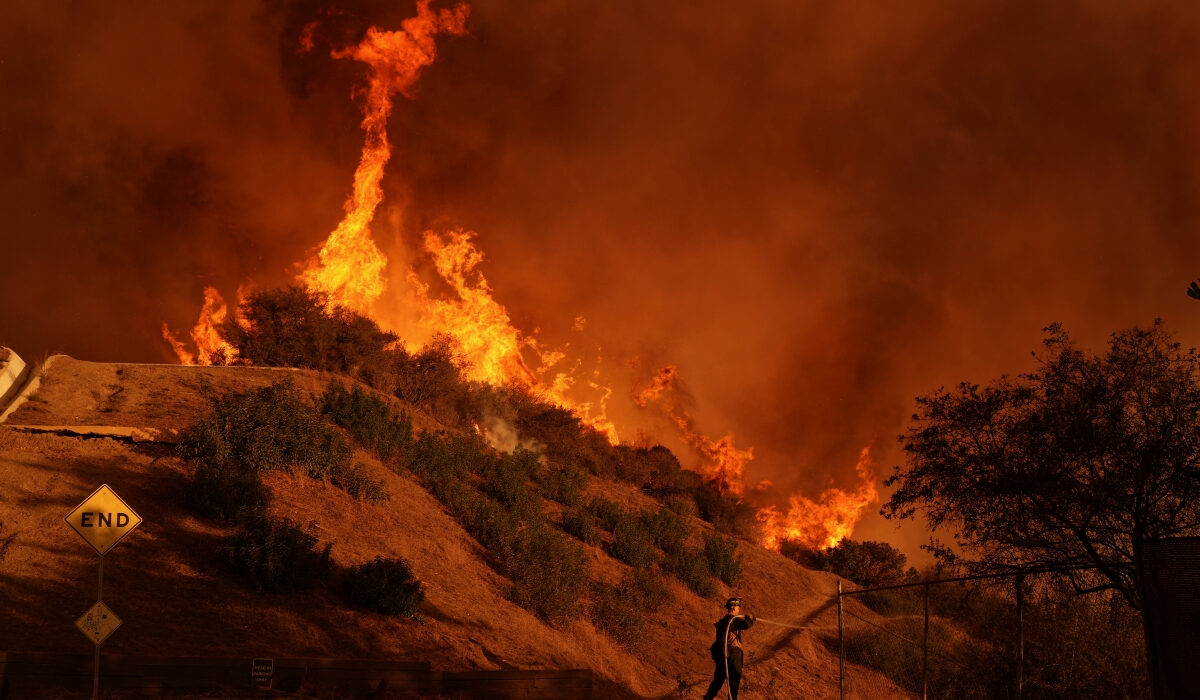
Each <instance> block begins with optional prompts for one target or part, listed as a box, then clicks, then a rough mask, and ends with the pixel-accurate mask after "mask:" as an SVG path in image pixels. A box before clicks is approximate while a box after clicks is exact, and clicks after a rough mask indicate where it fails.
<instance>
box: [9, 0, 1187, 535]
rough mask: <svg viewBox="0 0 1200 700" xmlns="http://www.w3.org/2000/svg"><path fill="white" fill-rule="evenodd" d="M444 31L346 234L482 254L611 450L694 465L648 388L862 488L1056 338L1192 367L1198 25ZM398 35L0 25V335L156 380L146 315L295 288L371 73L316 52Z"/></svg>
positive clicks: (701, 24)
mask: <svg viewBox="0 0 1200 700" xmlns="http://www.w3.org/2000/svg"><path fill="white" fill-rule="evenodd" d="M470 5H471V13H470V20H469V22H468V34H467V36H465V37H445V38H442V39H439V41H438V60H437V62H436V63H434V64H433V65H432V66H430V67H429V68H427V69H426V70H425V72H424V74H423V75H422V76H421V78H420V80H419V82H418V83H417V84H416V86H415V88H414V89H412V90H411V93H412V94H411V95H410V97H411V98H412V99H404V98H400V97H398V98H397V102H396V104H395V107H394V111H393V114H392V116H391V120H390V122H389V126H388V134H389V139H390V141H391V142H392V144H393V149H394V150H393V153H392V156H391V161H390V162H389V164H388V167H387V171H386V174H385V176H384V178H383V182H382V186H383V190H384V200H383V204H382V205H381V207H380V209H379V212H378V213H377V215H376V219H375V222H374V225H373V231H374V235H375V239H376V241H377V242H378V244H379V246H380V247H381V248H382V249H383V250H384V252H385V253H387V255H388V256H389V261H390V262H389V266H390V267H389V269H395V270H402V269H404V267H405V266H408V265H414V266H416V267H417V268H418V270H419V271H420V270H422V269H424V272H425V273H428V269H427V268H428V261H425V260H423V259H422V257H421V255H420V254H419V251H420V240H421V238H420V237H421V234H422V232H424V231H425V230H426V229H433V230H448V229H453V228H458V227H463V228H466V229H470V230H474V231H477V232H478V237H477V238H476V243H477V245H478V246H479V248H480V249H481V250H482V251H483V252H484V255H485V259H484V262H483V264H482V266H481V269H482V271H483V272H484V274H486V276H487V279H488V281H489V283H490V285H491V288H492V290H493V293H494V295H495V297H496V298H497V300H499V301H500V302H501V303H503V304H504V305H505V306H506V307H507V309H508V311H509V313H510V314H511V317H512V320H513V323H514V325H516V326H517V327H519V328H521V329H523V330H524V331H526V332H532V331H533V330H534V329H535V328H536V329H540V330H539V334H538V337H539V338H540V339H542V340H544V341H546V342H549V343H553V344H559V345H561V344H566V343H569V344H570V345H571V348H572V349H573V351H574V352H576V353H578V354H580V355H581V356H586V357H588V358H589V360H588V361H589V362H598V363H600V366H602V368H603V370H604V371H603V374H604V376H605V377H606V379H607V381H608V382H609V383H610V384H611V385H612V386H613V388H614V390H615V394H614V398H613V402H612V406H611V415H612V416H613V417H614V418H615V419H616V420H617V421H618V425H619V426H622V431H623V437H630V438H632V437H633V435H634V434H635V433H636V432H637V431H639V430H641V431H644V432H645V433H647V434H649V435H652V436H654V437H655V438H657V439H662V440H665V441H666V442H667V444H668V445H670V446H671V447H672V448H673V449H676V450H677V452H679V454H680V456H681V459H682V461H683V462H684V464H685V465H687V464H688V463H689V460H691V459H694V456H692V455H690V454H689V453H688V450H687V448H686V446H684V445H683V444H682V443H680V442H678V440H677V439H675V438H673V437H671V435H672V433H671V430H670V425H669V423H668V419H667V418H665V417H663V416H658V415H655V414H654V413H653V412H648V411H641V410H638V409H637V407H636V406H635V405H634V403H633V402H632V401H631V400H630V396H629V394H630V390H631V388H632V386H633V383H634V382H635V380H638V379H639V375H640V378H641V379H644V378H645V376H647V375H648V374H649V373H650V372H652V371H654V370H655V369H657V368H659V367H661V366H664V365H667V364H673V365H675V366H677V367H678V368H679V375H680V377H682V378H683V381H684V382H686V389H687V393H688V395H689V400H690V403H691V404H692V407H693V410H694V416H695V421H696V427H697V428H698V429H700V430H702V431H704V432H705V433H706V434H711V435H716V436H719V435H723V434H726V433H733V435H734V436H735V437H736V442H737V444H738V445H739V446H753V448H754V460H753V461H752V462H751V463H750V465H749V466H748V467H747V480H748V482H749V483H751V484H753V483H754V482H756V481H758V480H759V479H770V480H772V481H774V482H775V483H776V484H778V485H780V486H782V487H784V488H785V489H788V490H791V489H799V490H802V491H804V492H805V493H809V494H810V495H812V496H816V494H817V492H819V491H820V490H821V489H822V488H825V487H826V486H829V485H837V486H848V485H850V484H852V483H853V481H854V479H855V473H854V466H855V464H856V460H857V457H858V455H859V452H860V451H861V449H862V448H863V447H864V446H866V445H868V444H872V443H874V445H875V449H874V455H875V459H876V463H877V465H878V466H879V468H880V469H879V471H880V472H881V474H886V473H887V472H888V471H890V467H891V465H893V464H896V463H897V462H898V461H899V460H900V459H901V455H900V454H899V453H898V450H897V447H896V441H895V437H896V435H897V434H899V433H900V432H901V431H902V430H903V428H904V425H905V421H906V419H907V416H908V415H909V414H910V413H911V411H912V409H913V403H912V399H913V397H914V396H915V395H917V394H921V393H925V392H928V391H931V390H933V389H936V388H937V387H939V386H949V385H953V384H955V383H957V382H958V381H960V380H964V379H972V380H976V381H986V380H988V379H990V378H992V377H994V376H996V375H998V374H1000V373H1002V372H1017V371H1021V370H1023V369H1025V368H1027V367H1028V366H1029V363H1030V361H1031V360H1030V355H1029V353H1030V351H1031V350H1033V349H1034V348H1035V347H1037V345H1038V343H1039V340H1040V338H1041V331H1040V329H1041V328H1042V327H1044V326H1046V325H1047V324H1049V323H1050V322H1054V321H1061V322H1063V323H1064V324H1065V325H1066V326H1067V328H1068V329H1069V330H1071V331H1072V332H1073V334H1074V335H1075V336H1076V337H1078V338H1079V339H1080V340H1081V341H1082V342H1083V343H1084V344H1085V345H1088V346H1091V347H1096V348H1098V347H1100V345H1101V344H1102V343H1103V342H1104V339H1105V338H1106V336H1107V334H1108V333H1110V332H1112V331H1114V330H1116V329H1119V328H1123V327H1128V326H1130V325H1133V324H1135V323H1141V324H1147V323H1149V322H1151V321H1152V320H1153V319H1154V318H1155V317H1162V318H1164V319H1165V320H1166V322H1167V324H1168V326H1169V327H1170V328H1171V329H1172V330H1173V331H1174V332H1175V333H1176V334H1177V335H1178V336H1179V337H1180V338H1181V339H1182V340H1183V341H1184V342H1186V343H1188V344H1192V345H1195V344H1200V303H1196V302H1193V301H1191V300H1189V299H1187V297H1186V296H1185V295H1184V289H1185V287H1186V285H1187V283H1188V281H1190V280H1191V279H1194V278H1196V277H1200V236H1198V235H1197V223H1198V220H1197V219H1198V216H1197V215H1198V213H1200V212H1198V210H1197V202H1200V199H1198V197H1197V194H1198V189H1197V188H1198V187H1200V181H1198V178H1197V175H1198V167H1200V139H1198V136H1200V51H1197V49H1196V48H1195V47H1197V46H1200V6H1196V5H1195V4H1190V3H1156V2H1132V1H1130V2H1109V3H1092V2H1062V3H1044V2H1033V1H1017V2H1012V1H1003V2H1002V1H999V0H997V1H994V2H981V1H980V2H973V1H968V2H949V1H942V2H923V1H919V0H914V1H912V2H904V3H895V2H858V3H829V2H815V1H813V2H810V1H808V0H786V1H768V0H748V1H746V2H739V3H717V2H710V1H708V0H697V1H694V2H687V3H654V2H645V1H644V0H605V1H604V2H598V1H597V2H580V1H577V0H576V1H566V0H557V1H550V0H529V1H526V2H498V1H496V0H475V1H474V2H471V3H470ZM435 6H437V3H435ZM440 6H442V7H448V6H449V3H442V4H441V5H440ZM413 11H414V3H413V2H411V1H409V0H401V1H398V2H387V3H385V2H378V1H362V2H340V3H328V2H303V1H302V2H291V3H288V2H263V3H259V4H255V3H252V2H244V3H243V2H238V3H229V2H212V1H207V2H206V1H192V2H173V3H161V2H130V3H71V4H69V5H66V4H56V3H42V2H33V1H32V0H10V1H9V2H6V3H4V4H3V7H2V8H0V20H2V21H0V105H2V106H3V108H2V109H0V153H2V159H0V163H2V164H3V165H2V166H0V178H2V181H0V214H2V219H0V245H3V250H4V258H3V262H4V265H3V269H2V270H0V294H2V295H3V296H2V298H3V302H4V303H3V304H0V344H6V345H10V346H12V347H14V348H15V349H16V350H17V351H18V352H19V353H21V354H22V355H24V356H26V357H27V358H32V359H37V358H38V357H39V356H40V355H42V354H44V353H49V352H66V353H69V354H71V355H74V356H76V357H79V358H82V359H92V360H121V361H152V362H157V361H173V358H174V355H173V354H172V353H171V351H170V348H169V347H168V346H167V345H166V344H165V343H164V342H163V340H162V338H161V336H160V328H161V323H162V322H163V321H166V322H167V323H168V324H169V325H170V326H171V327H173V328H187V327H189V326H190V325H191V324H192V323H193V322H194V321H195V318H196V314H197V312H198V309H199V303H200V301H201V300H202V299H203V291H202V290H203V288H204V287H205V286H206V285H214V286H216V287H217V288H218V289H220V290H222V292H223V293H224V294H225V295H226V296H227V297H229V298H232V297H233V295H234V290H235V289H236V288H237V286H238V285H239V284H241V283H243V282H245V281H247V280H253V282H254V283H255V284H257V285H258V286H260V287H265V286H275V285H280V284H284V283H287V282H289V281H291V280H292V279H294V277H295V275H296V274H297V273H298V272H299V268H298V263H300V262H302V261H304V260H305V259H307V258H308V257H310V256H311V255H312V254H313V252H314V251H315V249H316V248H317V247H318V246H320V244H321V243H322V241H323V240H324V239H325V237H326V236H327V235H328V233H329V232H330V231H331V230H333V228H334V227H335V226H336V225H337V222H338V220H339V219H340V218H341V216H342V214H343V209H342V204H343V202H344V201H345V198H346V196H347V194H348V192H349V188H350V184H351V177H352V175H353V173H354V170H355V166H356V164H357V162H358V158H359V155H360V151H361V148H362V132H361V129H360V124H359V123H360V121H361V118H362V117H361V113H360V111H359V106H358V104H357V103H356V102H355V100H354V99H352V97H351V93H352V90H353V89H354V87H355V85H356V84H359V83H360V82H361V78H362V76H363V70H364V67H363V65H362V64H361V63H356V62H354V61H349V60H337V59H334V58H332V57H331V52H332V51H334V50H336V49H344V48H345V47H347V46H351V45H353V44H354V43H356V42H357V41H358V40H360V39H361V38H362V36H363V35H364V33H365V32H366V30H367V28H368V27H369V26H373V25H374V26H379V27H382V28H385V29H388V28H395V27H398V26H399V23H400V21H401V20H403V19H404V18H405V17H408V16H411V15H412V14H413ZM581 316H582V317H583V318H584V319H586V323H577V321H576V320H577V319H578V318H579V317H581ZM597 358H598V359H597ZM635 358H636V367H634V366H633V363H634V360H635ZM874 509H875V506H872V510H874ZM907 530H909V528H906V529H905V530H904V531H901V535H897V534H896V533H895V532H894V527H893V525H892V524H890V523H887V522H885V521H882V520H881V519H880V518H879V517H878V516H874V515H873V516H870V517H868V518H867V519H866V520H865V521H864V522H863V524H862V525H861V527H860V528H859V529H858V530H857V531H856V532H855V535H854V536H855V537H856V538H862V537H867V538H876V539H880V538H882V539H890V540H892V541H897V538H898V537H899V538H900V539H906V540H909V541H910V542H909V543H908V544H906V546H910V545H911V542H916V541H923V540H924V539H925V535H924V534H923V533H911V532H909V533H908V534H904V533H905V532H906V531H907Z"/></svg>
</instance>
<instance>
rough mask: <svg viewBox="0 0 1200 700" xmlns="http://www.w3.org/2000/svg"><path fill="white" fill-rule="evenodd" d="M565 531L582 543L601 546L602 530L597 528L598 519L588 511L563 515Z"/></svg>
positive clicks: (575, 511)
mask: <svg viewBox="0 0 1200 700" xmlns="http://www.w3.org/2000/svg"><path fill="white" fill-rule="evenodd" d="M562 526H563V529H564V530H566V531H567V532H568V533H570V534H572V535H574V536H575V537H576V538H578V539H579V540H580V541H581V542H585V543H587V544H590V545H592V546H593V547H596V546H599V544H600V540H601V535H600V528H598V527H596V518H595V516H593V515H592V514H591V513H588V512H586V511H579V510H573V511H568V512H566V513H564V514H563V520H562Z"/></svg>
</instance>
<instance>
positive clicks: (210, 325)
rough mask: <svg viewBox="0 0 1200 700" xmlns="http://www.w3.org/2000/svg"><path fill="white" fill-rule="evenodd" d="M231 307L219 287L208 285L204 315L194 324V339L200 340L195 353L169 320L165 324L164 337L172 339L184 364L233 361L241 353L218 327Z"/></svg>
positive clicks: (202, 311) (171, 341) (163, 325)
mask: <svg viewBox="0 0 1200 700" xmlns="http://www.w3.org/2000/svg"><path fill="white" fill-rule="evenodd" d="M228 314H229V307H228V306H227V305H226V304H225V299H224V298H222V297H221V293H220V292H218V291H217V289H216V287H205V288H204V306H203V307H202V308H201V309H200V318H199V319H197V320H196V325H195V326H194V327H193V328H192V333H191V335H192V342H193V343H195V344H196V353H195V354H192V353H191V352H190V351H188V349H187V348H186V347H185V346H184V344H183V342H182V341H180V340H179V339H178V338H176V337H175V334H174V333H172V332H171V329H170V328H168V327H167V324H166V323H164V324H162V335H163V339H164V340H166V341H167V342H168V343H170V345H171V348H172V349H173V350H174V351H175V355H176V356H178V357H179V362H180V364H184V365H211V364H213V363H214V362H229V361H230V360H232V359H233V358H235V357H237V354H238V352H237V348H235V347H233V346H232V345H230V344H229V343H227V342H225V339H224V338H222V337H221V334H220V333H218V332H217V328H218V327H219V326H220V325H221V324H223V323H225V319H226V318H227V317H228Z"/></svg>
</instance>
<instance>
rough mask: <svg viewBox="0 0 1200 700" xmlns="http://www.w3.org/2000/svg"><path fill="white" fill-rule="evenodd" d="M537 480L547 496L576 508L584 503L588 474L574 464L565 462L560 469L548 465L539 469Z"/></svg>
mask: <svg viewBox="0 0 1200 700" xmlns="http://www.w3.org/2000/svg"><path fill="white" fill-rule="evenodd" d="M537 482H538V485H539V486H541V487H542V493H544V494H546V497H547V498H550V499H551V500H555V501H558V502H559V503H561V504H563V505H565V506H570V507H572V508H574V507H576V506H578V505H580V504H582V503H583V487H584V486H585V485H586V484H587V474H585V473H584V472H583V471H582V470H580V469H579V468H578V467H576V466H575V465H573V464H564V465H562V467H560V468H558V469H555V468H554V467H551V466H550V465H546V466H545V467H543V468H542V469H540V470H538V473H537Z"/></svg>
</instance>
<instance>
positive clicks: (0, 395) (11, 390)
mask: <svg viewBox="0 0 1200 700" xmlns="http://www.w3.org/2000/svg"><path fill="white" fill-rule="evenodd" d="M28 373H29V368H28V367H26V366H25V360H22V359H21V356H20V355H18V354H17V353H15V352H13V350H12V349H11V348H6V347H3V346H0V412H3V411H4V407H5V406H7V405H8V403H9V402H10V401H12V400H13V398H15V397H16V395H17V392H19V391H20V390H21V385H22V384H24V383H25V377H26V375H28Z"/></svg>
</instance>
